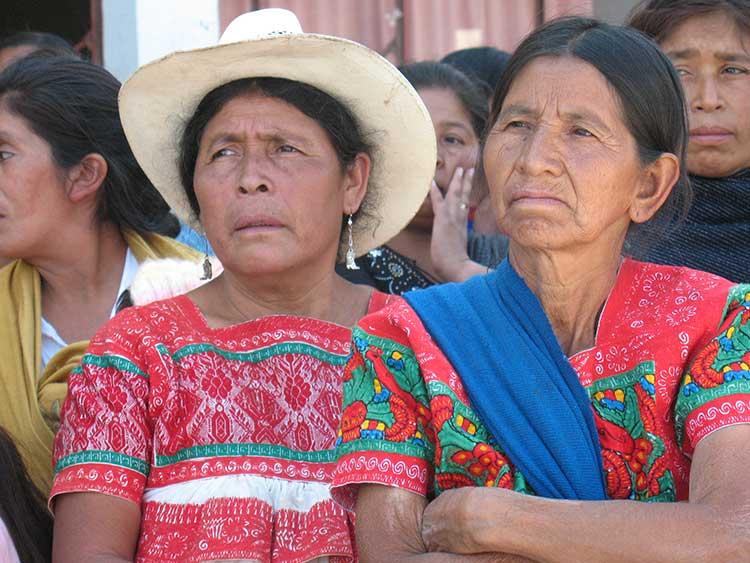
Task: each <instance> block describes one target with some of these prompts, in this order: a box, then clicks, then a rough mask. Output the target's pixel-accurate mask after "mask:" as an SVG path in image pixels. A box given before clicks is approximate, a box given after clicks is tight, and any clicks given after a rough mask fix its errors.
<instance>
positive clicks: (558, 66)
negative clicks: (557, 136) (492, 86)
mask: <svg viewBox="0 0 750 563" xmlns="http://www.w3.org/2000/svg"><path fill="white" fill-rule="evenodd" d="M521 110H523V112H525V113H527V114H541V113H544V112H547V113H549V112H554V113H557V114H559V115H561V114H565V115H573V116H575V115H581V116H583V115H588V116H590V117H594V118H595V119H597V120H599V121H604V122H608V124H609V125H610V126H611V125H613V122H615V121H617V122H622V117H623V110H622V102H621V100H620V96H619V94H618V93H617V91H616V90H615V88H614V87H613V86H612V85H611V83H610V82H609V80H607V78H606V77H605V76H604V75H603V74H602V73H601V72H599V70H598V69H597V68H596V67H595V66H594V65H592V64H590V63H588V62H586V61H584V60H583V59H580V58H578V57H575V56H572V55H564V56H540V57H536V58H534V59H532V60H531V61H529V62H528V63H527V64H526V65H525V66H524V67H523V68H522V69H521V70H520V71H519V72H518V74H517V75H516V76H515V78H514V79H513V81H512V82H511V84H510V87H509V88H508V93H507V95H506V96H505V99H504V100H503V104H502V107H501V109H500V112H499V117H500V118H502V116H503V115H504V114H507V113H508V112H519V111H521Z"/></svg>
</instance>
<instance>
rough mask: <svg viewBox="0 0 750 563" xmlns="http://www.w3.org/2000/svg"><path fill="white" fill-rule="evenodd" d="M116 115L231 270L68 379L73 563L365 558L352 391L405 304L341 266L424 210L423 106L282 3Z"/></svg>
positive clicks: (150, 73)
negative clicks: (355, 506) (353, 487)
mask: <svg viewBox="0 0 750 563" xmlns="http://www.w3.org/2000/svg"><path fill="white" fill-rule="evenodd" d="M341 76H346V77H347V80H341ZM120 110H121V114H122V121H123V126H124V128H125V131H126V133H127V136H128V139H129V141H130V144H131V146H132V148H133V151H134V153H135V155H136V156H137V158H138V159H139V162H141V164H142V166H143V168H144V170H145V171H146V172H147V173H148V175H149V177H150V178H151V179H152V181H153V183H154V185H155V186H157V187H158V189H159V190H160V191H161V193H162V194H163V196H164V198H165V199H166V200H167V201H169V202H170V203H171V204H172V208H173V209H174V210H175V211H176V212H177V213H178V214H180V216H181V217H182V218H183V219H184V220H185V221H186V222H188V221H190V222H192V223H193V224H195V223H196V222H198V221H199V222H200V224H202V225H203V227H204V228H205V231H206V233H207V235H208V238H209V240H210V241H211V244H212V246H213V248H214V250H215V251H216V255H217V256H218V258H219V259H220V262H221V263H222V265H223V268H224V270H223V272H222V273H221V275H219V276H217V277H215V278H212V279H211V280H210V281H208V283H206V284H205V285H203V286H201V287H200V288H199V289H197V290H195V291H192V292H190V293H188V294H186V295H181V296H179V297H176V298H172V299H166V300H162V301H159V302H157V303H152V304H149V305H146V306H143V307H138V306H135V307H131V308H129V309H126V310H124V311H123V312H122V313H120V314H119V315H117V316H116V317H115V318H114V319H113V320H111V321H110V322H109V323H108V324H107V325H105V326H104V327H103V328H102V329H101V330H100V331H99V333H98V335H97V336H96V337H95V338H94V339H92V341H91V344H90V347H89V349H88V352H87V355H86V356H85V358H84V360H83V363H82V365H81V369H80V370H76V372H75V373H74V374H72V375H71V378H70V391H69V395H68V399H67V400H66V402H65V406H64V408H63V414H62V423H61V427H60V432H59V433H58V435H57V438H56V441H55V460H56V475H55V484H54V487H53V490H52V494H51V500H50V504H51V506H52V507H53V509H54V512H55V545H54V556H55V557H54V558H55V561H59V562H61V563H65V562H68V561H74V562H76V563H78V562H85V561H101V560H103V559H106V560H107V561H112V560H117V561H132V560H133V559H134V558H135V559H136V560H137V561H159V562H164V561H180V562H181V561H195V560H211V561H215V560H242V561H264V562H270V561H279V562H282V561H283V562H287V561H300V562H301V561H314V562H319V563H324V562H328V561H330V562H331V563H333V562H334V561H337V562H341V563H343V562H345V561H352V560H356V557H357V555H356V551H355V544H354V541H353V527H354V520H353V515H352V514H351V513H350V512H348V511H346V510H344V509H343V508H342V507H341V506H340V505H338V504H336V503H335V502H334V501H333V499H332V498H331V496H330V492H329V484H330V477H331V471H332V469H333V462H334V457H333V456H334V450H333V446H334V442H335V440H336V429H337V427H338V424H339V418H340V415H341V410H340V405H341V385H342V381H343V380H344V379H345V377H346V373H345V371H344V366H345V363H346V358H347V357H348V355H349V350H350V344H349V343H350V340H351V328H350V327H351V326H353V324H354V323H355V322H356V321H357V319H359V318H360V317H361V316H363V315H364V314H365V313H367V312H368V311H369V312H373V311H375V310H378V309H379V308H380V307H382V306H383V305H385V304H386V303H387V302H388V300H389V299H391V298H392V297H391V296H386V295H383V294H382V293H379V292H377V291H373V290H372V289H371V288H369V287H365V286H362V285H355V284H351V283H348V282H347V281H345V280H344V279H342V278H341V277H340V276H338V275H336V273H335V270H334V266H335V264H336V262H337V261H345V262H346V263H348V264H349V265H350V266H352V265H353V264H354V259H355V256H356V255H357V254H358V253H363V252H366V251H367V250H368V249H370V248H373V247H376V246H379V245H380V244H382V243H383V242H385V241H386V240H388V239H390V238H391V237H393V236H394V235H395V234H396V233H398V232H399V231H400V230H401V229H402V228H403V227H404V225H406V223H407V222H408V221H409V219H410V218H411V216H412V215H413V214H414V212H415V211H416V209H417V208H418V207H419V205H420V204H421V203H422V201H423V200H424V198H425V196H426V194H427V189H428V187H429V182H430V179H431V177H432V175H433V173H434V166H435V143H434V136H433V133H432V125H431V123H430V120H429V115H428V114H427V111H426V110H425V108H424V106H423V104H422V103H421V101H420V100H419V96H418V95H417V93H416V92H415V91H414V89H413V88H412V87H411V86H410V85H409V83H408V82H407V81H406V80H405V79H404V78H403V76H401V75H400V74H399V73H398V71H397V70H396V68H395V67H393V65H391V64H390V63H389V62H388V61H386V60H385V59H383V58H382V57H380V56H379V55H377V54H376V53H374V52H373V51H371V50H370V49H367V48H366V47H364V46H362V45H359V44H356V43H353V42H351V41H347V40H344V39H339V38H336V37H327V36H322V35H317V34H305V33H303V32H302V29H301V27H300V25H299V22H298V21H297V19H296V17H295V16H294V14H293V13H291V12H289V11H286V10H279V9H270V10H260V11H254V12H249V13H247V14H244V15H242V16H240V17H239V18H237V19H235V20H234V21H233V22H232V23H231V24H230V25H229V26H228V27H227V29H226V30H225V32H224V34H223V36H222V39H221V40H220V45H218V46H216V47H212V48H207V49H206V48H204V49H200V50H197V51H184V52H178V53H175V54H173V55H171V56H168V57H165V58H164V59H161V60H160V61H157V62H154V63H151V64H149V65H146V66H144V67H142V68H140V69H139V70H138V71H136V73H135V74H134V75H133V76H132V77H131V78H130V79H129V80H128V82H126V83H125V85H124V86H123V89H122V92H121V95H120ZM175 148H176V149H177V150H174V149H175ZM154 155H159V158H156V159H155V158H154ZM396 179H398V180H399V182H398V183H397V182H396V181H395V180H396ZM211 273H212V272H209V275H208V276H206V277H211V275H210V274H211ZM103 464H104V465H103Z"/></svg>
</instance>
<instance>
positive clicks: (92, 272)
mask: <svg viewBox="0 0 750 563" xmlns="http://www.w3.org/2000/svg"><path fill="white" fill-rule="evenodd" d="M84 224H85V225H90V224H89V223H84ZM126 252H127V244H126V243H125V240H124V239H123V237H122V234H121V233H120V230H119V228H118V227H116V226H115V225H112V224H109V223H107V224H101V225H97V226H95V227H90V226H88V228H85V227H83V226H81V227H79V228H76V227H71V228H68V229H65V230H61V232H60V233H59V234H58V235H56V236H55V238H54V240H50V241H49V244H48V245H47V246H46V248H45V249H44V250H43V251H42V252H40V253H39V255H38V256H35V257H32V258H29V259H27V261H28V262H29V263H31V264H32V265H33V266H34V267H36V269H37V271H38V272H39V275H40V276H41V278H42V314H43V316H44V317H45V318H46V319H47V320H48V321H49V322H50V323H52V325H53V326H54V327H55V329H56V330H57V332H58V333H59V334H60V336H61V337H62V338H63V339H64V340H66V341H67V342H73V341H76V340H84V339H88V338H90V337H91V336H92V335H93V333H94V332H95V331H96V329H97V328H98V327H99V326H101V325H102V324H103V323H104V322H106V321H107V320H108V319H109V315H110V313H111V310H112V307H113V305H114V303H115V301H116V300H117V297H118V295H117V291H118V289H119V287H120V282H121V280H122V274H123V268H124V265H125V255H126Z"/></svg>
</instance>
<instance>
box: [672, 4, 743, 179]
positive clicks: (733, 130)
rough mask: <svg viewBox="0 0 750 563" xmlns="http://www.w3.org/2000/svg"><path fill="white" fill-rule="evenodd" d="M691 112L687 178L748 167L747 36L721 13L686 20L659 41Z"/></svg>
mask: <svg viewBox="0 0 750 563" xmlns="http://www.w3.org/2000/svg"><path fill="white" fill-rule="evenodd" d="M661 47H662V49H663V50H664V52H665V53H667V55H668V56H669V58H670V59H672V62H673V63H674V65H675V67H676V68H677V72H678V73H679V74H680V77H681V78H682V86H683V88H684V89H685V97H686V99H687V100H686V101H687V104H688V106H689V110H690V143H689V145H688V154H687V164H688V170H689V172H690V173H691V174H697V175H700V176H708V177H713V178H719V177H723V176H729V175H731V174H733V173H735V172H737V171H738V170H741V169H743V168H748V167H750V51H749V50H748V49H749V48H750V36H748V34H747V33H744V32H743V31H741V30H740V29H739V28H738V27H737V25H736V24H735V23H734V22H733V21H732V19H731V18H730V17H729V16H727V15H726V14H725V13H724V12H715V13H713V14H708V15H701V16H695V17H692V18H689V19H688V20H686V21H685V22H683V23H682V24H681V25H679V26H678V27H677V28H676V29H675V30H674V31H673V32H672V33H670V34H669V36H668V37H667V38H666V39H665V40H664V41H662V44H661Z"/></svg>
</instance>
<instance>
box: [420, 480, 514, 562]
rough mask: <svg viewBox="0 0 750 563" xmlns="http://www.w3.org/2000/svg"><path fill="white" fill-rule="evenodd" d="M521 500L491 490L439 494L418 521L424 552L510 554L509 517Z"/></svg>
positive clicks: (504, 492) (476, 488)
mask: <svg viewBox="0 0 750 563" xmlns="http://www.w3.org/2000/svg"><path fill="white" fill-rule="evenodd" d="M522 496H523V495H520V494H519V493H516V492H513V491H509V490H507V489H502V488H493V487H490V488H487V487H462V488H459V489H451V490H448V491H445V492H443V493H441V494H440V496H438V497H437V498H436V499H435V500H433V501H432V502H431V503H430V504H428V505H427V508H425V511H424V515H423V517H422V541H423V542H424V544H425V547H426V548H427V551H429V552H448V553H458V554H464V555H470V554H477V553H488V552H494V553H506V552H510V551H511V548H512V544H511V543H510V540H511V538H510V529H511V528H512V523H513V522H512V520H513V519H511V515H510V513H511V512H512V511H513V509H514V507H515V506H516V504H515V503H516V502H517V501H518V500H519V499H520V498H521V497H522ZM516 520H517V518H516ZM499 533H502V534H503V535H502V536H499Z"/></svg>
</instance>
